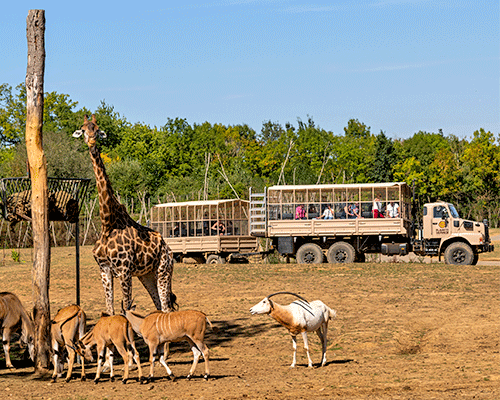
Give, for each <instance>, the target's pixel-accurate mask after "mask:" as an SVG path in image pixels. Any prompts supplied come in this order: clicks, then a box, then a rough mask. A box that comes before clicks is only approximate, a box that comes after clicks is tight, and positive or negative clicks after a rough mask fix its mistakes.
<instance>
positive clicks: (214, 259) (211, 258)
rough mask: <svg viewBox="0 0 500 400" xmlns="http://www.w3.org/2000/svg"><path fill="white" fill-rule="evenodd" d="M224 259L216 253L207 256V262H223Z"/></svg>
mask: <svg viewBox="0 0 500 400" xmlns="http://www.w3.org/2000/svg"><path fill="white" fill-rule="evenodd" d="M225 262H226V259H225V258H224V257H221V256H219V255H218V254H210V255H209V256H208V257H207V264H224V263H225Z"/></svg>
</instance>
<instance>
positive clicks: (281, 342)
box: [0, 247, 500, 400]
mask: <svg viewBox="0 0 500 400" xmlns="http://www.w3.org/2000/svg"><path fill="white" fill-rule="evenodd" d="M0 254H1V255H2V258H1V262H0V290H8V291H13V292H15V293H17V294H18V295H19V296H20V297H21V299H22V301H23V303H24V304H25V306H26V307H27V308H28V309H31V307H32V304H33V302H32V298H31V296H32V294H31V283H30V282H31V267H32V266H31V250H21V251H20V254H19V256H20V262H15V261H14V260H13V259H12V257H11V252H10V250H4V251H3V253H0ZM74 260H75V254H74V248H54V249H52V263H51V286H50V300H51V312H52V313H55V312H56V311H57V309H59V308H60V307H62V306H65V305H68V304H70V303H72V302H74V300H75V290H74V282H75V281H74ZM81 270H82V272H81V275H82V279H81V287H82V299H81V305H82V307H83V308H84V309H85V310H86V311H87V313H88V315H89V317H90V321H89V322H90V324H93V323H95V321H96V320H97V318H98V317H99V315H100V313H101V311H102V310H104V298H103V297H104V296H103V292H102V286H101V283H100V278H99V273H98V267H97V265H96V263H95V261H94V260H93V258H92V256H91V251H90V247H83V248H82V257H81ZM499 286H500V266H499V265H477V266H473V267H469V266H468V267H454V266H447V265H444V264H412V263H398V264H392V263H376V264H372V263H366V264H350V265H328V264H321V265H311V266H309V265H297V264H289V265H285V264H275V265H268V264H246V265H184V264H176V266H175V269H174V280H173V288H174V291H175V293H176V294H177V296H178V300H179V303H180V305H181V309H189V308H191V309H199V310H201V311H204V312H206V313H207V314H208V316H209V317H210V319H211V321H212V322H213V323H214V325H215V326H216V327H217V328H219V331H218V332H217V333H214V332H212V331H208V332H207V335H206V337H207V344H208V346H209V348H210V351H211V372H212V379H211V380H210V381H209V382H203V381H202V380H201V379H200V378H199V377H198V378H195V379H194V380H192V381H190V382H187V381H185V380H183V379H180V380H178V381H177V382H175V383H172V382H170V381H168V380H166V379H165V378H164V372H163V370H161V367H159V366H157V372H158V376H159V380H158V381H155V382H154V383H153V384H149V385H147V386H143V385H139V384H138V383H135V382H132V383H130V384H127V385H126V386H123V385H122V384H121V383H112V382H110V381H109V380H107V377H106V375H105V376H104V379H103V382H102V383H101V384H99V385H94V384H93V383H92V382H79V381H78V380H74V381H72V382H71V383H69V384H65V383H63V382H58V383H56V384H51V383H50V382H49V381H47V380H34V379H32V377H31V375H30V373H31V371H32V369H31V368H23V369H21V370H17V371H6V370H5V369H3V368H4V366H5V364H4V360H3V354H0V393H2V395H3V398H9V397H10V398H48V397H50V398H75V399H103V398H108V399H122V398H124V397H127V398H154V399H159V398H169V399H170V398H187V397H193V398H202V397H203V398H205V399H212V398H214V399H240V398H255V399H263V398H268V399H294V400H295V399H300V398H311V397H314V398H336V397H339V398H345V399H360V398H363V399H364V398H370V399H408V398H418V399H438V398H439V399H451V398H454V399H455V398H461V399H462V398H464V399H469V398H470V399H472V398H476V399H492V398H500V391H499V389H498V387H499V385H498V383H499V381H500V373H499V368H498V354H499V352H500V345H499V341H498V332H499V330H500V323H499V320H498V315H500V304H499V298H498V288H499ZM133 290H134V296H135V298H136V303H137V305H138V308H139V311H140V312H142V313H145V312H147V311H149V310H151V309H152V308H153V305H152V301H151V300H150V299H149V297H148V295H147V294H146V292H145V290H144V289H143V288H142V287H141V286H140V284H139V283H138V281H137V280H136V279H135V280H134V289H133ZM279 290H288V291H292V292H296V293H298V294H301V295H303V296H304V297H306V298H307V299H309V300H313V299H321V300H323V301H324V302H325V303H326V304H328V305H329V306H331V307H332V308H334V309H336V310H337V313H338V317H337V319H336V320H335V321H333V322H332V323H331V324H330V328H329V340H328V349H329V350H328V363H327V365H326V366H325V367H323V368H314V369H312V370H310V369H308V368H307V367H306V365H307V363H306V359H305V354H304V351H303V349H302V343H301V341H300V339H299V343H298V344H299V351H298V367H297V368H296V369H295V370H290V369H289V365H290V363H291V355H292V345H291V340H290V337H289V336H288V335H287V333H286V331H285V329H284V328H282V327H280V326H278V325H277V324H276V323H275V322H274V321H273V320H272V319H271V318H269V317H267V316H254V317H251V316H250V314H249V312H248V310H249V308H250V307H251V306H252V305H253V304H255V303H257V302H258V301H260V300H261V299H262V297H264V296H265V295H267V294H269V293H271V292H275V291H279ZM120 299H121V293H119V294H118V295H117V296H116V298H115V302H116V305H117V306H118V303H119V301H120ZM290 300H291V298H290V297H285V296H283V297H279V298H276V301H279V302H282V303H287V302H289V301H290ZM309 342H310V348H311V356H312V358H313V362H315V363H317V362H318V361H319V358H320V354H321V352H320V347H319V341H318V339H317V337H316V336H315V335H309ZM138 344H139V351H140V352H141V355H142V361H143V362H144V363H145V364H146V365H145V366H146V367H147V350H146V349H145V347H144V345H143V344H142V342H141V341H139V343H138ZM191 360H192V354H191V352H190V351H189V349H188V347H187V346H186V345H185V344H178V345H175V346H173V353H172V355H171V358H170V362H169V365H170V367H171V368H172V370H173V371H174V373H175V374H176V375H178V376H180V377H183V376H185V375H186V374H187V372H188V370H189V367H190V363H191ZM16 362H17V363H18V366H23V364H22V362H21V361H20V360H18V359H17V361H16ZM202 370H203V368H202V367H201V368H200V366H199V367H198V370H197V372H198V374H199V375H201V373H202ZM78 373H79V371H78V370H77V371H76V372H75V376H77V375H78ZM93 374H95V366H94V365H92V366H91V368H90V369H89V375H90V376H89V378H90V379H92V378H93ZM119 374H121V367H119V368H118V375H119ZM134 376H136V375H134V373H132V377H134Z"/></svg>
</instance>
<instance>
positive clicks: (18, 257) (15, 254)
mask: <svg viewBox="0 0 500 400" xmlns="http://www.w3.org/2000/svg"><path fill="white" fill-rule="evenodd" d="M11 257H12V260H13V261H14V262H17V263H19V262H21V254H19V252H18V251H17V250H12V251H11Z"/></svg>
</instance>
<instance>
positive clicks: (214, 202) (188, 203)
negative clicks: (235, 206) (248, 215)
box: [155, 199, 248, 207]
mask: <svg viewBox="0 0 500 400" xmlns="http://www.w3.org/2000/svg"><path fill="white" fill-rule="evenodd" d="M238 201H241V202H243V203H248V200H240V199H225V200H205V201H180V202H173V203H163V204H157V205H155V207H182V206H218V205H219V204H224V203H231V202H238Z"/></svg>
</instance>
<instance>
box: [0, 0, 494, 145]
mask: <svg viewBox="0 0 500 400" xmlns="http://www.w3.org/2000/svg"><path fill="white" fill-rule="evenodd" d="M113 4H114V3H113ZM121 4H122V5H121V6H115V5H111V4H108V2H105V1H100V2H96V1H93V0H90V1H86V2H68V1H65V2H55V1H36V0H33V1H24V0H18V1H15V2H7V3H6V4H3V5H2V12H1V13H0V49H1V54H2V62H1V63H0V83H7V84H10V85H12V86H16V85H17V84H19V83H21V82H23V81H24V79H25V74H26V63H27V45H26V16H27V15H28V11H29V9H44V10H45V18H46V31H45V40H46V42H45V48H46V53H47V55H46V65H45V91H47V92H49V91H56V92H58V93H65V94H68V95H69V96H70V98H71V99H72V100H74V101H77V102H78V107H77V108H80V107H87V108H89V109H90V110H95V108H96V107H97V106H98V105H99V104H100V102H101V100H104V101H105V102H106V103H107V104H110V105H113V106H114V107H115V111H117V112H118V113H120V115H122V116H124V117H125V118H127V120H128V121H129V122H132V123H135V122H144V123H146V124H148V125H150V126H155V125H156V126H161V125H164V124H165V122H166V121H167V118H169V117H170V118H176V117H181V118H186V119H187V121H188V123H190V124H193V123H198V124H201V123H203V122H205V121H208V122H210V123H222V124H225V125H236V124H248V125H249V126H250V127H251V128H253V129H255V130H256V131H257V132H259V131H260V129H261V127H262V123H263V122H264V121H268V120H271V121H273V122H279V123H281V124H283V125H284V124H285V123H286V122H291V123H292V124H294V125H295V126H296V121H297V118H300V119H302V120H303V121H306V120H307V118H308V116H311V117H312V118H313V120H314V121H315V123H316V125H317V126H319V127H321V128H323V129H326V130H329V131H333V132H334V133H335V134H342V133H343V127H345V126H346V125H347V121H348V120H349V119H351V118H356V119H358V120H359V121H361V122H363V123H365V124H366V125H368V126H370V127H371V131H372V132H373V133H375V134H377V133H379V132H380V131H381V130H382V131H384V132H385V133H386V135H387V136H389V137H392V138H405V137H409V136H411V135H413V134H414V133H415V132H418V131H419V130H423V131H427V132H437V131H438V129H443V132H444V133H445V134H454V135H457V136H459V137H470V136H471V135H472V133H473V132H474V131H475V130H477V129H479V128H484V129H486V130H490V131H492V132H494V133H495V134H498V133H500V101H499V97H500V85H499V71H500V40H499V36H500V24H499V19H500V7H499V2H498V1H481V0H479V1H470V0H468V1H465V0H464V1H462V0H456V1H454V0H450V1H439V0H374V1H371V0H362V1H361V0H360V1H358V0H341V1H329V2H327V1H321V0H318V1H314V0H312V2H310V1H309V0H218V1H217V0H214V1H210V0H208V1H194V0H184V1H182V2H181V1H178V2H174V1H148V0H143V1H142V2H138V3H135V2H134V3H133V4H135V6H131V5H128V4H129V3H128V2H122V3H121Z"/></svg>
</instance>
